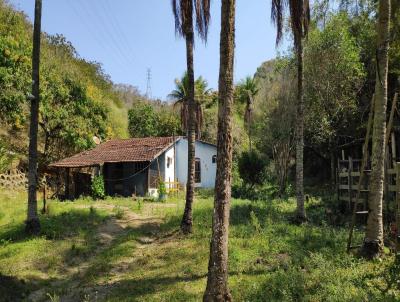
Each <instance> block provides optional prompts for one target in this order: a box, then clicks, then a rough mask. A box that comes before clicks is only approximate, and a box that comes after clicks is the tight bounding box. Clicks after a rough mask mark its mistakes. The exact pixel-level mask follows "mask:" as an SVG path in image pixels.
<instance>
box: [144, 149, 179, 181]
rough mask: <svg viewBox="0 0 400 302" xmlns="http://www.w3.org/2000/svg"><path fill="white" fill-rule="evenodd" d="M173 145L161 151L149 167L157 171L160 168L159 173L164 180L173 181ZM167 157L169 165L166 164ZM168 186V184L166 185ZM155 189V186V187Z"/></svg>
mask: <svg viewBox="0 0 400 302" xmlns="http://www.w3.org/2000/svg"><path fill="white" fill-rule="evenodd" d="M174 154H175V151H174V146H172V147H171V148H169V149H168V150H166V151H165V152H164V153H162V154H161V155H160V156H159V157H158V158H156V159H155V160H153V162H152V163H151V165H150V169H151V170H153V171H157V173H158V169H160V172H159V174H160V175H161V178H162V179H163V181H164V182H173V181H174V180H175V171H174V161H175V156H174ZM168 157H169V158H171V162H170V165H169V166H168ZM167 188H168V186H167ZM155 189H157V188H155Z"/></svg>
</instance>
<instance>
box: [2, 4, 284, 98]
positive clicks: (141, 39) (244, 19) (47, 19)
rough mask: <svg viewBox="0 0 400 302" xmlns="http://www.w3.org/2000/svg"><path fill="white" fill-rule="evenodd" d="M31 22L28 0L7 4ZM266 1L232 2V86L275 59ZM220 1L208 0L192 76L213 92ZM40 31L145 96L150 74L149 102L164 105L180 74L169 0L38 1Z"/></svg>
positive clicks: (181, 55) (182, 60) (181, 60)
mask: <svg viewBox="0 0 400 302" xmlns="http://www.w3.org/2000/svg"><path fill="white" fill-rule="evenodd" d="M9 1H10V2H11V3H12V4H14V6H15V7H16V8H18V9H20V10H23V11H24V12H25V13H26V14H27V15H28V16H29V17H30V19H31V20H32V17H33V11H34V0H9ZM270 2H271V1H269V0H237V16H236V58H235V81H239V80H240V79H242V78H244V77H245V76H247V75H252V74H254V72H255V71H256V68H257V67H258V66H259V65H260V64H261V63H262V62H264V61H266V60H268V59H271V58H273V57H275V55H276V50H275V29H274V27H273V25H272V24H271V20H270ZM220 5H221V1H220V0H212V7H211V9H212V23H211V26H210V32H209V39H208V43H207V45H204V44H203V43H201V42H200V41H196V46H195V76H196V77H198V76H200V75H202V76H203V77H204V78H206V79H207V81H208V82H209V86H210V87H212V88H217V83H218V68H219V66H218V65H219V31H220ZM42 30H44V31H46V32H48V33H50V34H55V33H60V34H63V35H64V36H66V38H67V39H68V40H69V41H71V42H72V43H73V45H74V46H75V48H76V49H77V51H78V53H79V55H80V56H82V57H83V58H85V59H88V60H94V61H98V62H100V63H102V65H103V67H104V69H105V71H106V72H107V73H108V74H109V75H110V76H111V79H112V80H113V81H114V82H115V83H127V84H131V85H134V86H137V87H138V88H139V89H140V91H141V92H143V93H144V92H145V91H146V82H147V81H146V70H147V68H151V71H152V80H151V88H152V96H153V97H154V98H161V99H165V98H166V96H167V95H168V93H169V92H170V91H171V90H172V89H173V88H174V79H175V78H177V77H180V76H181V75H182V74H183V72H184V71H185V67H186V57H185V44H184V40H182V39H181V38H177V37H176V36H175V31H174V19H173V16H172V11H171V5H170V0H146V1H143V0H43V17H42Z"/></svg>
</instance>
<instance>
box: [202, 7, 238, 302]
mask: <svg viewBox="0 0 400 302" xmlns="http://www.w3.org/2000/svg"><path fill="white" fill-rule="evenodd" d="M234 49H235V0H222V5H221V36H220V67H219V83H218V90H219V95H218V102H219V103H218V142H217V176H216V180H215V199H214V212H213V223H212V237H211V243H210V259H209V262H208V276H207V288H206V291H205V293H204V296H203V300H204V301H232V297H231V294H230V291H229V288H228V229H229V210H230V202H231V182H232V119H233V117H232V113H233V94H234V87H233V61H234Z"/></svg>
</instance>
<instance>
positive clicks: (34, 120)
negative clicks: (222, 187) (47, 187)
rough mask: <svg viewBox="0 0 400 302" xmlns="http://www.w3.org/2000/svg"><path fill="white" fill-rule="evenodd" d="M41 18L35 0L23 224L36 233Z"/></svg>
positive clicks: (37, 219)
mask: <svg viewBox="0 0 400 302" xmlns="http://www.w3.org/2000/svg"><path fill="white" fill-rule="evenodd" d="M41 18H42V0H36V1H35V21H34V26H33V51H32V97H31V116H30V126H29V168H28V169H29V171H28V214H27V219H26V225H25V232H26V233H27V234H38V233H39V232H40V222H39V218H38V215H37V196H36V189H37V179H38V175H37V174H38V171H37V168H38V160H37V158H38V151H37V141H38V125H39V123H38V120H39V67H40V34H41V33H40V32H41Z"/></svg>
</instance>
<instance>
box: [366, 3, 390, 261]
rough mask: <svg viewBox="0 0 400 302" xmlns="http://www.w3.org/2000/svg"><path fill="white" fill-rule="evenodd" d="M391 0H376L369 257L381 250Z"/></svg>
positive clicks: (368, 223) (368, 225) (367, 238)
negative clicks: (377, 5)
mask: <svg viewBox="0 0 400 302" xmlns="http://www.w3.org/2000/svg"><path fill="white" fill-rule="evenodd" d="M390 10H391V6H390V0H380V1H379V13H378V26H377V50H378V51H377V56H376V59H377V60H376V61H377V63H376V82H375V104H374V127H373V134H372V156H371V162H372V171H371V178H370V192H369V198H368V203H369V213H368V220H367V229H366V232H365V239H364V244H363V247H362V253H363V254H364V255H365V256H366V257H368V258H374V257H376V256H379V255H380V254H381V253H382V251H383V220H382V198H383V182H384V163H385V157H384V154H385V148H386V145H385V135H386V106H387V93H388V89H387V85H388V50H389V39H390V37H389V34H390Z"/></svg>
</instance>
